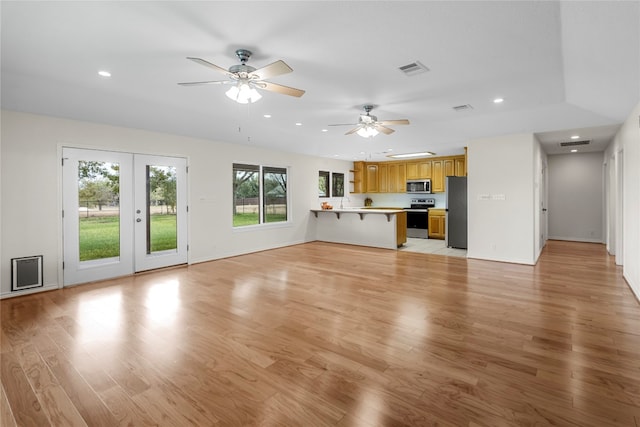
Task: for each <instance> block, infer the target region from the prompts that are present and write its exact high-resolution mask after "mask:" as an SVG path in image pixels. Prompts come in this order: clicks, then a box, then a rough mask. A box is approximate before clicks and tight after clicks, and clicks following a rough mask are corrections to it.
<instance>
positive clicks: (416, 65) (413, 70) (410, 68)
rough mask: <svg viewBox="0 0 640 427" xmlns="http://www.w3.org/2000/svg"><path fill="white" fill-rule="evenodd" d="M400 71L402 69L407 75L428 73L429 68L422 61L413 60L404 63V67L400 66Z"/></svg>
mask: <svg viewBox="0 0 640 427" xmlns="http://www.w3.org/2000/svg"><path fill="white" fill-rule="evenodd" d="M398 69H399V70H400V71H402V72H403V73H404V74H406V75H407V76H415V75H416V74H421V73H426V72H427V71H429V69H428V68H427V67H426V66H425V65H423V64H421V63H420V61H415V62H412V63H411V64H407V65H403V66H402V67H398Z"/></svg>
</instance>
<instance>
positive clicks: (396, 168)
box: [388, 163, 407, 193]
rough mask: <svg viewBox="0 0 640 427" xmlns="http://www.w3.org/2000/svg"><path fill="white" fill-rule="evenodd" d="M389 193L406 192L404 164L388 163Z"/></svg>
mask: <svg viewBox="0 0 640 427" xmlns="http://www.w3.org/2000/svg"><path fill="white" fill-rule="evenodd" d="M388 177H389V186H388V192H389V193H404V192H406V191H407V189H406V182H407V173H406V165H405V164H404V163H389V175H388Z"/></svg>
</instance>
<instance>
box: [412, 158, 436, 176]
mask: <svg viewBox="0 0 640 427" xmlns="http://www.w3.org/2000/svg"><path fill="white" fill-rule="evenodd" d="M406 168H407V179H429V178H431V160H419V161H415V160H414V161H410V162H407V163H406Z"/></svg>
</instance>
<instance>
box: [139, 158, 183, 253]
mask: <svg viewBox="0 0 640 427" xmlns="http://www.w3.org/2000/svg"><path fill="white" fill-rule="evenodd" d="M146 181H147V236H146V237H147V238H146V240H147V245H146V246H147V248H146V249H147V254H152V253H155V252H166V251H171V252H176V249H177V248H178V221H177V213H176V202H177V200H176V196H177V194H178V191H177V190H178V187H177V185H176V184H177V183H176V167H175V166H159V165H156V166H151V165H146Z"/></svg>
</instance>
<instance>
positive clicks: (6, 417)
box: [0, 385, 17, 427]
mask: <svg viewBox="0 0 640 427" xmlns="http://www.w3.org/2000/svg"><path fill="white" fill-rule="evenodd" d="M0 425H1V426H4V427H17V424H16V419H15V418H14V417H13V413H12V412H11V405H10V404H9V402H8V401H7V393H6V392H5V391H4V385H2V386H0Z"/></svg>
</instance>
